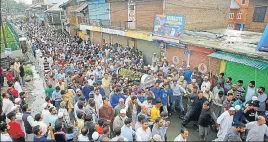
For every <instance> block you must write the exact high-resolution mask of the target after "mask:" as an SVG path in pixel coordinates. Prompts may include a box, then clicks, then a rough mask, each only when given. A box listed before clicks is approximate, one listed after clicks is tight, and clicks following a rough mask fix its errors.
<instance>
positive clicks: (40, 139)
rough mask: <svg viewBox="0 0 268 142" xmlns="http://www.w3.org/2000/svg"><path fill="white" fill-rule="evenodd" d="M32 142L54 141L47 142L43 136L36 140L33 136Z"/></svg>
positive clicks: (52, 141)
mask: <svg viewBox="0 0 268 142" xmlns="http://www.w3.org/2000/svg"><path fill="white" fill-rule="evenodd" d="M33 140H34V142H54V140H48V139H47V137H45V136H42V137H40V138H36V136H34V138H33Z"/></svg>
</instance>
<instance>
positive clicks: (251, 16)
mask: <svg viewBox="0 0 268 142" xmlns="http://www.w3.org/2000/svg"><path fill="white" fill-rule="evenodd" d="M267 5H268V1H267V0H249V6H248V12H247V15H246V21H245V22H246V24H245V30H247V31H255V32H263V30H264V28H265V26H266V24H267V23H268V10H267Z"/></svg>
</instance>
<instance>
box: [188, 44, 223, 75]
mask: <svg viewBox="0 0 268 142" xmlns="http://www.w3.org/2000/svg"><path fill="white" fill-rule="evenodd" d="M188 48H189V51H190V57H189V59H190V61H189V63H190V66H191V68H192V69H193V68H198V70H199V72H201V73H202V74H207V73H212V74H213V75H215V74H217V73H218V72H219V66H220V60H218V59H215V58H210V57H208V55H209V54H211V53H213V52H214V50H212V49H207V48H201V47H198V46H191V45H188Z"/></svg>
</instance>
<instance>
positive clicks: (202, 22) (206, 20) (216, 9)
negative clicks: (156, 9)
mask: <svg viewBox="0 0 268 142" xmlns="http://www.w3.org/2000/svg"><path fill="white" fill-rule="evenodd" d="M230 2H231V1H230V0H194V1H193V0H166V13H167V14H181V15H184V16H185V29H187V30H204V29H215V28H226V25H227V22H228V13H229V8H230Z"/></svg>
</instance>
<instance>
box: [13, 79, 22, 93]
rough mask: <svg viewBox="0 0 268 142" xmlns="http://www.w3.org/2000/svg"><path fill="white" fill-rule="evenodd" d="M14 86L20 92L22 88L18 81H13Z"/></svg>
mask: <svg viewBox="0 0 268 142" xmlns="http://www.w3.org/2000/svg"><path fill="white" fill-rule="evenodd" d="M14 88H15V89H16V90H17V91H18V93H20V92H22V88H21V86H20V83H19V82H18V81H16V82H15V84H14Z"/></svg>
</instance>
